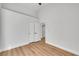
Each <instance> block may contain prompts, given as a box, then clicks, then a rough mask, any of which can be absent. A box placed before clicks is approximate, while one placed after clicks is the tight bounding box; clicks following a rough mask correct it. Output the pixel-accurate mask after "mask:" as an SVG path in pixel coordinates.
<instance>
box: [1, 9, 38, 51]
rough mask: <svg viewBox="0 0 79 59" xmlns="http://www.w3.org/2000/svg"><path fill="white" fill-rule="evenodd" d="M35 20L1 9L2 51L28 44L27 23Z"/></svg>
mask: <svg viewBox="0 0 79 59" xmlns="http://www.w3.org/2000/svg"><path fill="white" fill-rule="evenodd" d="M34 21H38V20H37V19H35V18H32V17H29V16H25V15H21V14H18V13H15V12H12V11H9V10H6V9H2V40H3V45H2V46H4V47H3V48H2V50H6V49H10V48H15V47H18V46H21V45H24V44H28V43H29V38H28V35H29V33H28V30H29V29H28V23H29V22H34Z"/></svg>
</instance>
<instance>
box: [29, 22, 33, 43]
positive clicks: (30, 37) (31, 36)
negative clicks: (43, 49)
mask: <svg viewBox="0 0 79 59" xmlns="http://www.w3.org/2000/svg"><path fill="white" fill-rule="evenodd" d="M29 41H30V42H33V41H34V23H29Z"/></svg>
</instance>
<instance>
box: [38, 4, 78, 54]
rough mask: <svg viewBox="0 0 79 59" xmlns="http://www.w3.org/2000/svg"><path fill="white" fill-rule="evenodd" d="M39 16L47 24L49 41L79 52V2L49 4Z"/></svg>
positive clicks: (42, 9) (47, 38)
mask: <svg viewBox="0 0 79 59" xmlns="http://www.w3.org/2000/svg"><path fill="white" fill-rule="evenodd" d="M39 18H40V19H41V21H42V22H44V23H45V24H46V40H47V42H49V43H51V44H53V45H56V46H58V47H62V48H64V49H65V50H68V51H71V52H73V53H76V54H79V47H78V46H79V4H49V5H47V6H45V7H43V8H41V10H40V12H39Z"/></svg>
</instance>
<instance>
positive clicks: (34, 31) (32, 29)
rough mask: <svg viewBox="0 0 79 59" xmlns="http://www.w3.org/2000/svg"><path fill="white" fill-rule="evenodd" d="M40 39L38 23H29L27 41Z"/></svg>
mask: <svg viewBox="0 0 79 59" xmlns="http://www.w3.org/2000/svg"><path fill="white" fill-rule="evenodd" d="M39 40H40V23H38V22H32V23H29V41H30V42H35V41H39Z"/></svg>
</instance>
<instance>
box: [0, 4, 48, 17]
mask: <svg viewBox="0 0 79 59" xmlns="http://www.w3.org/2000/svg"><path fill="white" fill-rule="evenodd" d="M45 5H46V3H43V4H42V5H41V6H40V5H38V3H3V4H2V6H3V7H4V8H8V9H11V10H15V11H19V12H23V13H26V14H29V15H32V16H34V17H37V14H38V12H39V10H40V8H41V7H43V6H45Z"/></svg>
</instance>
